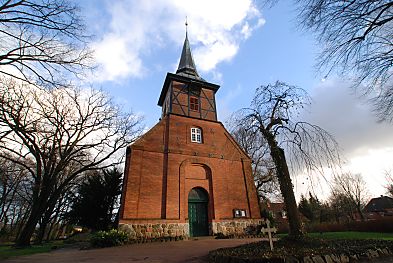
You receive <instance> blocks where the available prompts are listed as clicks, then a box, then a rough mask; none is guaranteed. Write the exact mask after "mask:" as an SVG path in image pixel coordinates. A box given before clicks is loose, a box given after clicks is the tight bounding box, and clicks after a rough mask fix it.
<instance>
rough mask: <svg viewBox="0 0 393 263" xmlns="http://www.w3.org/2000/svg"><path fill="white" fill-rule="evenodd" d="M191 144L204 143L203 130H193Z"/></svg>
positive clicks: (193, 128) (194, 128) (195, 128)
mask: <svg viewBox="0 0 393 263" xmlns="http://www.w3.org/2000/svg"><path fill="white" fill-rule="evenodd" d="M191 142H196V143H202V129H201V128H197V127H192V128H191Z"/></svg>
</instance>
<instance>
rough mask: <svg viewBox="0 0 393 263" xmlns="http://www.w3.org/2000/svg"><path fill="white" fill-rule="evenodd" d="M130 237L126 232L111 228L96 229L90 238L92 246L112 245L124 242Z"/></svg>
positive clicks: (119, 244)
mask: <svg viewBox="0 0 393 263" xmlns="http://www.w3.org/2000/svg"><path fill="white" fill-rule="evenodd" d="M129 239H130V237H129V235H128V234H127V233H126V232H123V231H119V230H116V229H112V230H109V231H98V232H96V233H94V234H93V235H92V237H91V238H90V244H91V245H92V246H93V247H114V246H121V245H124V244H126V243H127V242H128V241H129Z"/></svg>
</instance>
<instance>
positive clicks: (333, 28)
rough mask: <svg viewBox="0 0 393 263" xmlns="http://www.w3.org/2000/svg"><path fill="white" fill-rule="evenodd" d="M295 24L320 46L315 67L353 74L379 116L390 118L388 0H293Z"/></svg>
mask: <svg viewBox="0 0 393 263" xmlns="http://www.w3.org/2000/svg"><path fill="white" fill-rule="evenodd" d="M297 3H298V5H299V7H300V14H299V17H300V25H301V26H303V27H304V28H305V29H308V30H310V31H312V32H314V33H316V34H317V38H318V40H319V42H320V43H321V46H322V47H323V49H322V52H321V55H320V57H319V62H318V66H319V68H320V69H322V70H323V71H325V72H328V74H329V72H330V71H331V70H332V69H334V68H337V69H340V70H341V72H342V73H345V74H346V75H347V76H348V75H349V76H351V75H353V77H354V80H355V86H356V87H361V88H362V90H363V92H364V93H365V94H369V95H371V97H372V100H371V102H372V103H373V104H374V106H375V110H376V112H377V114H378V117H379V119H380V120H381V121H392V120H393V95H392V94H393V68H392V65H393V2H392V1H390V0H373V1H345V0H335V1H332V0H298V1H297Z"/></svg>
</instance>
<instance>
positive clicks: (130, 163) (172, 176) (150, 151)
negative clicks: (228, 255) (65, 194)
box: [120, 73, 260, 237]
mask: <svg viewBox="0 0 393 263" xmlns="http://www.w3.org/2000/svg"><path fill="white" fill-rule="evenodd" d="M217 90H218V86H217V85H214V84H211V83H208V82H205V81H204V80H196V79H193V78H187V77H184V76H179V75H175V74H170V73H168V75H167V78H166V80H165V83H164V87H163V91H162V93H161V96H160V101H159V105H160V106H162V119H161V120H160V121H159V123H157V124H156V125H155V126H154V127H153V128H152V129H150V130H149V131H148V132H147V133H146V134H145V135H143V136H142V137H141V138H140V139H139V140H138V141H136V142H135V143H134V144H132V145H131V146H129V148H128V149H127V161H126V168H125V174H124V187H123V195H122V204H121V210H120V224H121V225H123V227H124V226H127V225H128V227H129V229H131V231H134V230H135V227H134V228H132V227H130V226H131V225H144V226H146V225H147V227H146V230H142V232H144V231H146V232H149V231H148V230H147V229H149V228H151V227H150V226H152V227H154V226H155V225H159V224H161V225H164V224H181V225H182V228H180V230H178V231H177V232H173V231H172V235H173V233H175V235H185V236H187V235H188V230H187V228H188V225H187V224H188V220H189V218H188V217H189V216H188V194H189V193H190V191H191V189H193V188H195V187H199V188H203V189H204V190H205V191H206V192H207V194H208V198H209V201H208V204H207V214H208V222H209V233H210V234H216V233H219V232H227V233H229V232H228V231H232V232H233V231H235V232H237V233H239V234H240V231H241V230H239V228H238V225H236V222H238V223H239V222H242V223H243V225H242V226H243V228H245V227H247V226H249V225H250V224H252V223H255V222H257V221H258V219H260V209H259V205H258V200H257V195H256V189H255V185H254V182H253V177H252V174H251V171H252V170H251V160H250V158H249V157H248V156H247V155H246V154H245V153H244V152H243V151H242V150H241V149H240V147H239V146H238V144H237V143H236V142H235V141H234V139H233V138H232V137H231V135H230V134H229V133H228V131H227V130H226V129H225V128H224V126H223V125H222V123H221V122H218V121H217V114H216V105H215V92H216V91H217ZM190 98H192V99H190ZM190 101H191V103H193V105H191V106H192V107H190ZM196 102H197V103H199V105H197V106H195V103H196ZM191 128H199V129H200V130H201V131H202V138H201V143H198V142H192V141H191V140H192V139H191ZM234 209H240V210H243V211H245V212H246V213H245V216H244V217H241V218H235V217H234ZM255 219H257V220H255ZM220 222H224V223H227V224H228V223H231V222H232V223H233V224H232V226H233V229H229V230H228V229H226V228H223V227H222V226H221V225H220ZM161 227H162V226H160V228H161ZM235 228H236V229H235ZM243 230H244V229H243ZM151 231H152V230H151ZM151 231H150V232H151ZM161 231H164V230H161ZM153 232H154V231H153ZM164 232H165V231H164ZM169 232H170V230H169ZM161 234H162V233H161ZM167 234H168V233H167ZM169 234H171V232H170V233H169ZM136 235H138V233H137V234H136ZM139 235H143V233H139ZM157 236H160V233H156V236H153V237H157ZM148 237H152V236H151V235H150V236H148Z"/></svg>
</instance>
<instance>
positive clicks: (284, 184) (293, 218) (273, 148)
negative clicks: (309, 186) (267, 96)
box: [265, 133, 304, 239]
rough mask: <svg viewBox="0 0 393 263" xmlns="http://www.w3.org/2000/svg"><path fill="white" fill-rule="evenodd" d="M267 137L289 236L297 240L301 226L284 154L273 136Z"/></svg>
mask: <svg viewBox="0 0 393 263" xmlns="http://www.w3.org/2000/svg"><path fill="white" fill-rule="evenodd" d="M269 135H270V136H269V137H270V138H269V137H268V138H266V136H265V138H266V139H267V141H268V144H269V147H270V155H271V157H272V159H273V162H274V164H275V165H276V172H277V178H278V182H279V184H280V190H281V194H282V197H283V198H284V203H285V207H286V209H287V214H288V222H289V236H290V237H291V238H294V239H299V238H301V237H303V236H304V233H303V229H302V224H301V221H300V217H299V211H298V208H297V203H296V199H295V194H294V192H293V185H292V180H291V177H290V174H289V169H288V165H287V161H286V159H285V153H284V150H283V149H282V148H280V147H279V146H278V145H277V142H276V141H275V140H274V137H273V135H271V134H270V133H269Z"/></svg>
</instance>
